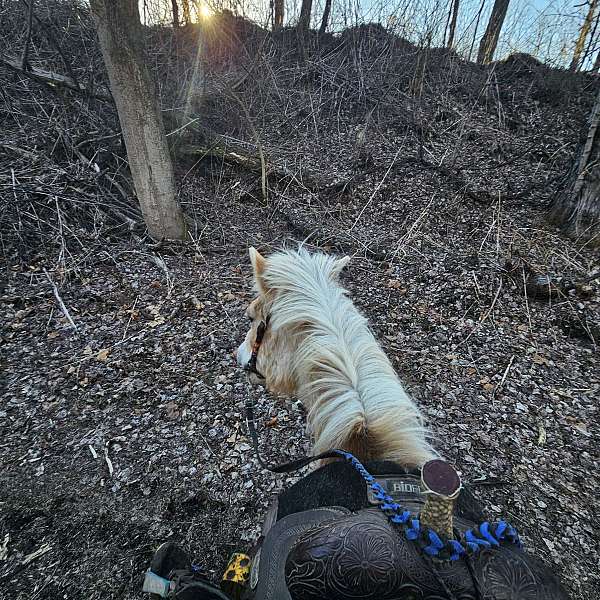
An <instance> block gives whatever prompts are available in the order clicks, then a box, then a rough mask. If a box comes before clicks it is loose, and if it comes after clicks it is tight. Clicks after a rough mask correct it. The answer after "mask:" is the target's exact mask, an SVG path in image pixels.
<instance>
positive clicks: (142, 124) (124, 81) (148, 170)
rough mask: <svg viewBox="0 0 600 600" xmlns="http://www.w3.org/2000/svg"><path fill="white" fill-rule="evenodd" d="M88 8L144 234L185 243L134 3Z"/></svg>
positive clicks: (108, 1)
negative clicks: (146, 228)
mask: <svg viewBox="0 0 600 600" xmlns="http://www.w3.org/2000/svg"><path fill="white" fill-rule="evenodd" d="M90 6H91V8H92V12H93V14H94V19H95V21H96V28H97V31H98V39H99V40H100V48H101V50H102V55H103V57H104V63H105V65H106V70H107V72H108V77H109V80H110V87H111V91H112V94H113V97H114V99H115V104H116V106H117V111H118V113H119V121H120V122H121V129H122V131H123V138H124V140H125V146H126V148H127V156H128V158H129V168H130V170H131V175H132V177H133V183H134V185H135V190H136V193H137V197H138V200H139V202H140V206H141V209H142V214H143V215H144V220H145V222H146V226H147V227H148V231H149V233H150V235H151V236H152V237H154V238H155V239H164V238H166V239H184V238H185V237H186V226H185V220H184V217H183V213H182V211H181V208H180V206H179V204H178V202H177V199H176V195H175V178H174V175H173V164H172V162H171V156H170V154H169V147H168V145H167V140H166V137H165V134H164V129H163V123H162V117H161V114H160V109H159V106H158V101H157V98H156V93H155V89H154V83H153V81H152V78H151V76H150V73H149V71H148V69H147V67H146V64H145V61H144V52H143V42H142V26H141V23H140V16H139V13H138V2H137V0H91V2H90Z"/></svg>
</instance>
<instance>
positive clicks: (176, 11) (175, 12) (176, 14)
mask: <svg viewBox="0 0 600 600" xmlns="http://www.w3.org/2000/svg"><path fill="white" fill-rule="evenodd" d="M171 12H172V13H173V27H175V28H177V27H179V5H178V4H177V0H171Z"/></svg>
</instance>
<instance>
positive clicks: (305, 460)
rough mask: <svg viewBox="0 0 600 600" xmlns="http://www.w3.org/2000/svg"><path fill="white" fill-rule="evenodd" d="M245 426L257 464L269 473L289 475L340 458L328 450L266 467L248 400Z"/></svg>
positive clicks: (250, 401)
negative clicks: (319, 461) (326, 460)
mask: <svg viewBox="0 0 600 600" xmlns="http://www.w3.org/2000/svg"><path fill="white" fill-rule="evenodd" d="M246 425H247V427H248V433H249V434H250V439H251V440H252V446H253V447H254V454H255V456H256V460H258V464H259V465H260V466H261V467H262V468H263V469H267V471H271V473H291V472H292V471H297V470H298V469H301V468H302V467H305V466H306V465H310V463H313V462H315V461H316V460H322V459H324V458H340V455H339V454H338V453H337V452H333V451H331V450H330V451H328V452H323V454H318V455H317V456H303V457H302V458H297V459H296V460H291V461H290V462H286V463H283V464H281V465H268V464H267V463H265V462H264V461H263V459H262V457H261V455H260V449H259V447H258V434H257V433H256V423H255V421H254V402H252V400H250V399H248V400H246Z"/></svg>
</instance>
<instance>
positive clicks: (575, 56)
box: [569, 0, 598, 71]
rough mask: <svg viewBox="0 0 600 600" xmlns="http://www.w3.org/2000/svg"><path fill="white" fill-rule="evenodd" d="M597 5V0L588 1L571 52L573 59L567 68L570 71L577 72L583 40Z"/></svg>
mask: <svg viewBox="0 0 600 600" xmlns="http://www.w3.org/2000/svg"><path fill="white" fill-rule="evenodd" d="M597 5H598V0H590V8H589V10H588V13H587V15H586V17H585V21H584V22H583V25H582V26H581V29H580V30H579V37H578V38H577V43H576V44H575V50H574V51H573V59H572V60H571V66H570V67H569V68H570V69H571V71H577V69H579V67H580V64H579V63H580V62H581V54H582V53H583V49H584V47H585V40H586V39H587V36H588V34H589V32H590V29H591V27H592V23H593V22H594V13H595V12H596V6H597Z"/></svg>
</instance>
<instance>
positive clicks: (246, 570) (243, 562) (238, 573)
mask: <svg viewBox="0 0 600 600" xmlns="http://www.w3.org/2000/svg"><path fill="white" fill-rule="evenodd" d="M251 566H252V560H251V559H250V557H249V556H248V555H247V554H242V553H241V552H235V553H234V554H232V555H231V558H230V559H229V562H228V563H227V568H226V569H225V573H223V579H222V580H221V589H222V590H223V591H224V592H226V593H227V594H229V595H230V596H231V597H232V598H233V600H238V599H239V598H240V597H241V595H242V591H243V590H244V587H245V586H246V583H247V582H248V578H249V577H250V567H251Z"/></svg>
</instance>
